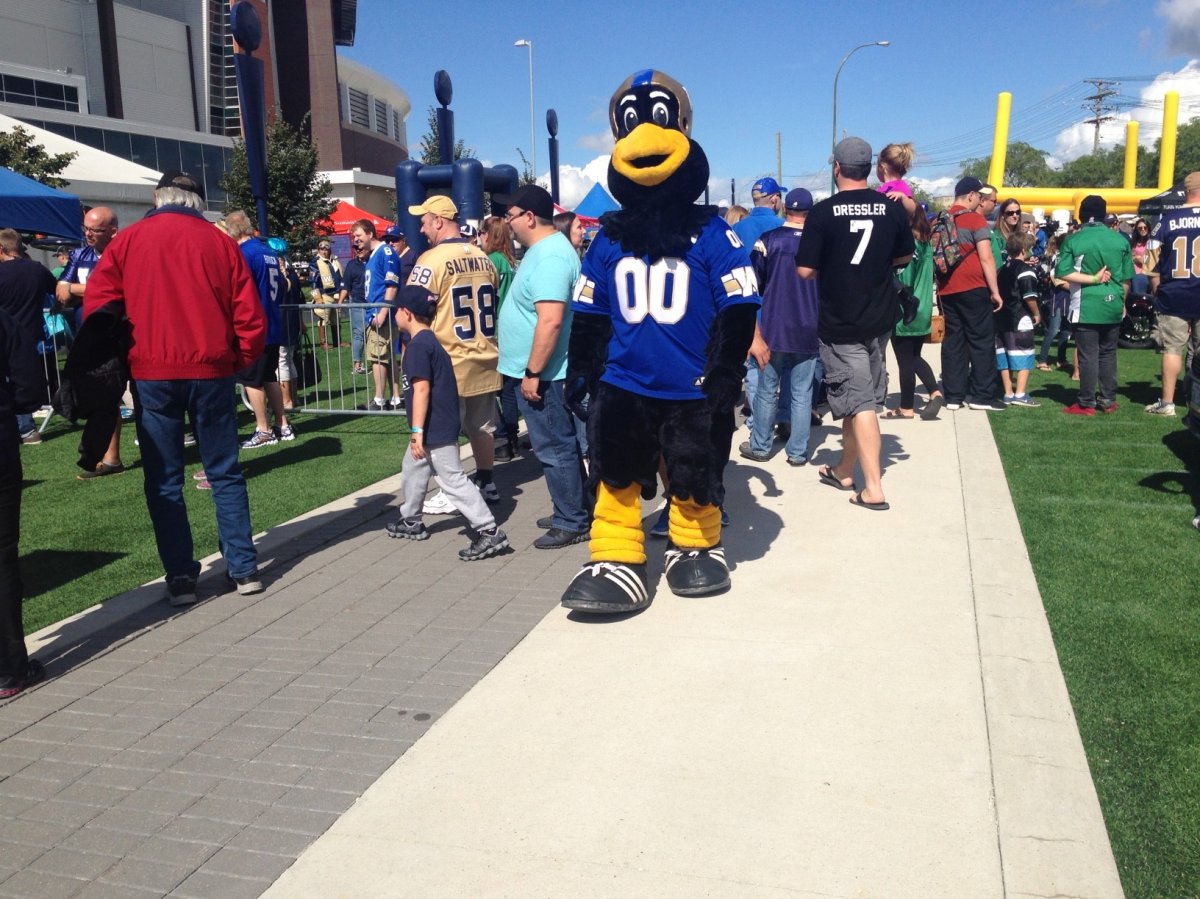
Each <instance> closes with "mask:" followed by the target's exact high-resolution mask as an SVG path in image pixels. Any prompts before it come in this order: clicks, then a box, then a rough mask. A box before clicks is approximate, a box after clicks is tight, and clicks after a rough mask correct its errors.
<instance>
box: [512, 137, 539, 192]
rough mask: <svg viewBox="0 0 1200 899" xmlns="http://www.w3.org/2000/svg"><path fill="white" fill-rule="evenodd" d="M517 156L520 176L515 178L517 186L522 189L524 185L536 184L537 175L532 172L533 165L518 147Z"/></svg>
mask: <svg viewBox="0 0 1200 899" xmlns="http://www.w3.org/2000/svg"><path fill="white" fill-rule="evenodd" d="M516 151H517V155H518V156H520V157H521V174H520V175H518V176H517V184H518V185H519V186H521V187H524V186H525V185H526V184H537V183H538V182H537V173H535V172H534V170H533V165H532V164H531V163H530V162H529V160H528V159H526V158H525V151H524V150H522V149H521V148H520V147H517V148H516Z"/></svg>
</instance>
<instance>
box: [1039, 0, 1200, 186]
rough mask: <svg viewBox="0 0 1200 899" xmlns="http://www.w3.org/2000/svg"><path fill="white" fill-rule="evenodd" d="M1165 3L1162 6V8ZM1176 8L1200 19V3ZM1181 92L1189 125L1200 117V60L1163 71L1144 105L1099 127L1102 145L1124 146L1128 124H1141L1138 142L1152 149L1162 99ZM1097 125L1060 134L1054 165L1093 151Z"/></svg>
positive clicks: (1178, 2)
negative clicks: (1186, 10)
mask: <svg viewBox="0 0 1200 899" xmlns="http://www.w3.org/2000/svg"><path fill="white" fill-rule="evenodd" d="M1163 5H1165V4H1160V8H1161V6H1163ZM1171 5H1173V6H1182V5H1188V6H1190V7H1191V8H1193V9H1195V10H1196V11H1197V13H1196V14H1197V16H1198V18H1200V0H1186V2H1185V0H1173V2H1172V4H1171ZM1169 90H1173V91H1178V93H1179V121H1180V122H1181V123H1183V122H1187V121H1188V120H1190V119H1192V118H1193V117H1195V116H1200V59H1192V60H1189V61H1188V63H1187V65H1185V66H1184V67H1183V68H1182V69H1180V70H1179V71H1178V72H1164V73H1162V74H1161V75H1159V76H1158V77H1157V78H1155V79H1154V80H1153V81H1152V82H1150V84H1148V85H1146V86H1145V87H1143V88H1142V89H1141V90H1140V91H1139V100H1140V102H1141V104H1142V105H1140V106H1138V107H1136V108H1135V109H1133V110H1131V111H1129V112H1120V113H1117V114H1116V115H1115V116H1114V117H1113V120H1112V121H1109V122H1103V123H1101V125H1100V146H1101V147H1102V148H1105V149H1107V148H1109V147H1114V146H1118V145H1123V144H1124V143H1125V123H1126V122H1129V121H1131V120H1132V121H1136V122H1137V123H1138V143H1139V144H1141V145H1142V146H1144V147H1153V146H1154V142H1155V141H1156V140H1158V138H1159V137H1160V136H1161V135H1162V100H1163V95H1164V94H1165V93H1166V92H1167V91H1169ZM1095 133H1096V129H1095V126H1094V125H1090V124H1087V123H1085V122H1078V123H1076V124H1074V125H1071V126H1070V127H1068V128H1065V129H1063V130H1062V131H1060V132H1059V133H1058V136H1057V137H1056V138H1055V141H1054V151H1053V155H1052V157H1051V164H1052V165H1058V164H1061V163H1062V162H1064V161H1067V160H1071V159H1075V158H1076V157H1078V156H1083V155H1085V154H1087V153H1091V152H1092V141H1093V139H1094V136H1095Z"/></svg>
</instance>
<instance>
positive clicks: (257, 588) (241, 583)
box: [225, 570, 267, 596]
mask: <svg viewBox="0 0 1200 899" xmlns="http://www.w3.org/2000/svg"><path fill="white" fill-rule="evenodd" d="M225 581H226V583H228V584H229V586H230V587H233V588H234V589H235V590H237V592H238V595H239V596H253V595H254V594H255V593H262V592H263V590H265V589H267V588H266V587H264V586H263V582H262V581H260V580H259V579H258V571H257V570H256V571H255V572H254V573H253V574H248V575H246V576H245V577H234V576H233V575H231V574H230V573H229V572H225Z"/></svg>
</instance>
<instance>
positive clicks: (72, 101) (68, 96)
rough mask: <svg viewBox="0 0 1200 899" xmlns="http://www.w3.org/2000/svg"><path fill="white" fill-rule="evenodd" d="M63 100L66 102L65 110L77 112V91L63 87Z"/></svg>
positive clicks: (76, 89) (68, 86) (67, 86)
mask: <svg viewBox="0 0 1200 899" xmlns="http://www.w3.org/2000/svg"><path fill="white" fill-rule="evenodd" d="M63 99H64V100H66V103H67V108H68V109H71V110H74V111H75V112H79V89H78V88H74V87H71V86H70V85H64V87H63Z"/></svg>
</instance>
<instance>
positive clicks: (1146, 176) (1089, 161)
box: [1055, 146, 1153, 187]
mask: <svg viewBox="0 0 1200 899" xmlns="http://www.w3.org/2000/svg"><path fill="white" fill-rule="evenodd" d="M1149 158H1150V151H1149V150H1147V149H1146V148H1145V147H1138V167H1137V170H1138V181H1139V182H1140V183H1141V184H1142V186H1147V185H1149V184H1152V183H1153V180H1152V177H1151V168H1150V164H1149ZM1124 180H1125V147H1123V146H1118V147H1112V148H1110V149H1108V150H1101V151H1100V152H1099V153H1089V154H1088V155H1086V156H1080V157H1078V158H1076V159H1072V160H1071V161H1070V162H1067V163H1064V165H1063V167H1062V168H1061V169H1059V171H1058V173H1057V175H1056V176H1055V184H1056V186H1058V187H1120V186H1121V185H1122V184H1123V183H1124Z"/></svg>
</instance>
